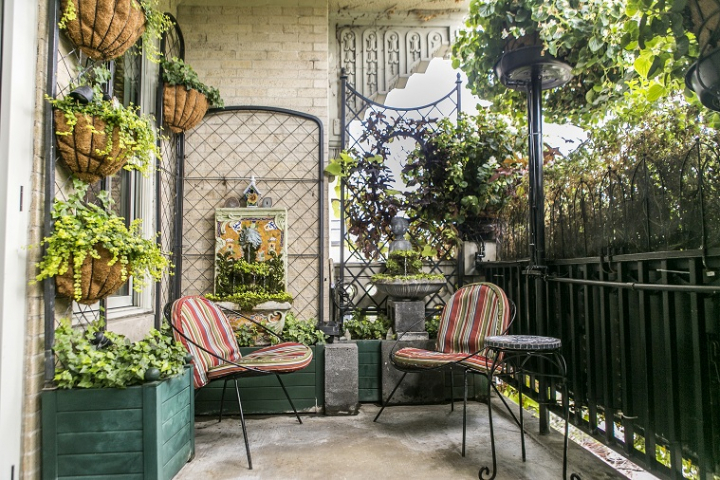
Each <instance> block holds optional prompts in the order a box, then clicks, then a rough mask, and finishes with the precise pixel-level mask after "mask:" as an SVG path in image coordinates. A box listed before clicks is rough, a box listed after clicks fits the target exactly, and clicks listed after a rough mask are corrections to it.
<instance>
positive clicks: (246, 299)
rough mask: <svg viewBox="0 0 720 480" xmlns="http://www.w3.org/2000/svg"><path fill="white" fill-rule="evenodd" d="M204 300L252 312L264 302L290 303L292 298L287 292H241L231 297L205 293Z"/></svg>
mask: <svg viewBox="0 0 720 480" xmlns="http://www.w3.org/2000/svg"><path fill="white" fill-rule="evenodd" d="M205 298H207V299H208V300H212V301H213V302H232V303H235V304H237V305H238V308H239V309H240V310H252V308H253V307H255V306H256V305H260V304H261V303H265V302H279V303H284V302H292V300H293V297H292V295H290V294H289V293H288V292H278V293H263V292H243V293H235V294H232V295H216V294H213V293H206V294H205Z"/></svg>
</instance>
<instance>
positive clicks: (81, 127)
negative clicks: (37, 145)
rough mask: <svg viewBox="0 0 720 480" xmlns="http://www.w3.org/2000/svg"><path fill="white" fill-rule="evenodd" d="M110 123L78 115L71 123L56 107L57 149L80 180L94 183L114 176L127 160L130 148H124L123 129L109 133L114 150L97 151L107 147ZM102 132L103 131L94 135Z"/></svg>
mask: <svg viewBox="0 0 720 480" xmlns="http://www.w3.org/2000/svg"><path fill="white" fill-rule="evenodd" d="M106 126H107V124H106V123H105V121H104V120H102V119H101V118H99V117H93V116H87V115H77V124H75V126H70V125H68V123H67V119H66V118H65V114H64V113H63V112H62V111H60V110H55V131H56V132H58V133H60V135H55V138H57V146H58V151H59V152H60V158H62V160H63V163H64V164H65V166H66V167H67V168H68V169H69V170H70V171H71V172H73V174H74V175H75V176H76V177H77V178H79V179H80V180H82V181H84V182H88V183H95V182H97V181H98V180H100V179H101V178H103V177H107V176H110V175H114V174H115V173H116V172H117V171H119V170H120V169H121V168H122V167H123V166H124V165H125V163H126V161H127V150H126V149H121V148H120V147H119V145H120V138H119V137H120V133H119V132H120V129H119V128H117V127H116V128H115V129H113V131H112V135H110V139H111V142H112V149H111V150H110V152H108V154H107V155H100V154H98V151H104V150H106V149H107V142H108V135H107V134H104V132H105V128H106ZM93 131H100V132H103V134H95V133H93Z"/></svg>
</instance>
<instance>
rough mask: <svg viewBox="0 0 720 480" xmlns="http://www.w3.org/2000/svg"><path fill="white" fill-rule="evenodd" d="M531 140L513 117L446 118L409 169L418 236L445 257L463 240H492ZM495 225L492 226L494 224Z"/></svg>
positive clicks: (409, 194)
mask: <svg viewBox="0 0 720 480" xmlns="http://www.w3.org/2000/svg"><path fill="white" fill-rule="evenodd" d="M524 142H525V139H524V136H523V135H521V134H520V133H519V132H518V131H517V129H516V128H514V127H513V125H512V121H511V119H510V118H508V117H505V116H502V115H499V114H495V113H491V112H488V111H487V110H485V109H482V110H479V111H478V114H477V116H475V117H470V116H467V115H461V116H459V118H458V120H457V123H456V124H453V123H452V122H450V121H449V120H447V119H445V120H442V121H441V122H439V124H438V127H437V130H435V131H434V132H428V133H427V135H426V136H425V139H424V142H422V143H421V144H420V145H418V147H417V148H416V149H415V150H414V151H413V152H412V153H411V154H410V155H409V157H408V160H407V164H406V166H405V167H404V168H403V172H402V175H403V180H404V181H405V183H406V185H407V186H408V187H410V189H409V190H408V191H407V192H406V194H405V195H406V198H407V205H408V211H407V215H408V216H409V217H410V218H411V219H412V220H413V221H412V225H413V236H414V238H415V241H416V244H417V243H424V244H425V245H426V247H425V248H424V251H423V252H422V253H423V255H427V256H429V255H431V254H432V253H433V250H434V251H435V252H437V253H438V254H440V253H441V252H442V251H444V250H447V249H448V247H449V246H451V245H452V244H453V243H455V242H458V241H459V240H474V239H476V238H478V237H485V240H488V239H489V238H488V236H492V226H491V224H492V222H493V218H495V217H496V216H497V212H499V211H500V210H501V209H502V207H503V206H504V205H505V203H506V202H507V201H508V200H509V199H511V198H512V197H513V196H514V194H515V193H516V192H515V189H516V188H517V187H518V185H519V183H520V179H521V178H522V173H523V170H524V165H523V163H524V159H523V158H522V157H520V156H518V154H517V153H516V152H521V151H524V149H525V145H524ZM489 225H490V226H489Z"/></svg>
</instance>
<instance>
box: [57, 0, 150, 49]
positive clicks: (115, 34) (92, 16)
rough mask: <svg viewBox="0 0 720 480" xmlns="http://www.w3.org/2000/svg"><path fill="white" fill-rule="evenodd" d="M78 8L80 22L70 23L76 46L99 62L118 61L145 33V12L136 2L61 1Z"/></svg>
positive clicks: (73, 21) (108, 0) (62, 6)
mask: <svg viewBox="0 0 720 480" xmlns="http://www.w3.org/2000/svg"><path fill="white" fill-rule="evenodd" d="M68 1H72V2H73V3H74V4H75V11H76V12H77V18H76V19H75V20H71V21H68V22H67V29H66V33H67V36H68V37H69V38H70V40H72V42H73V43H74V44H75V45H77V47H78V48H79V49H80V50H81V51H82V52H83V53H84V54H85V55H87V56H88V57H90V58H91V59H93V60H95V61H106V60H112V59H114V58H118V57H119V56H120V55H122V54H123V53H125V52H126V51H127V50H128V49H129V48H130V47H132V46H133V45H135V42H137V40H138V38H140V36H141V35H142V34H143V32H145V24H146V18H145V12H144V11H143V9H142V7H141V6H140V4H139V3H138V2H137V1H136V0H61V2H60V5H61V8H62V10H61V11H62V12H64V11H65V8H66V7H67V2H68Z"/></svg>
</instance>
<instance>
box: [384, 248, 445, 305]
mask: <svg viewBox="0 0 720 480" xmlns="http://www.w3.org/2000/svg"><path fill="white" fill-rule="evenodd" d="M422 266H423V263H422V259H421V256H420V252H417V251H415V250H394V251H391V252H390V253H389V254H388V259H387V262H386V263H385V269H386V272H385V273H376V274H375V275H373V276H372V278H371V280H372V282H373V284H374V285H375V286H376V287H377V289H378V290H379V291H380V292H382V293H385V294H387V295H390V296H391V297H394V298H396V299H401V300H421V299H423V298H425V297H426V296H427V295H430V294H433V293H435V292H438V291H439V290H440V289H441V288H442V287H443V286H445V276H444V275H442V274H439V273H423V272H422Z"/></svg>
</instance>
